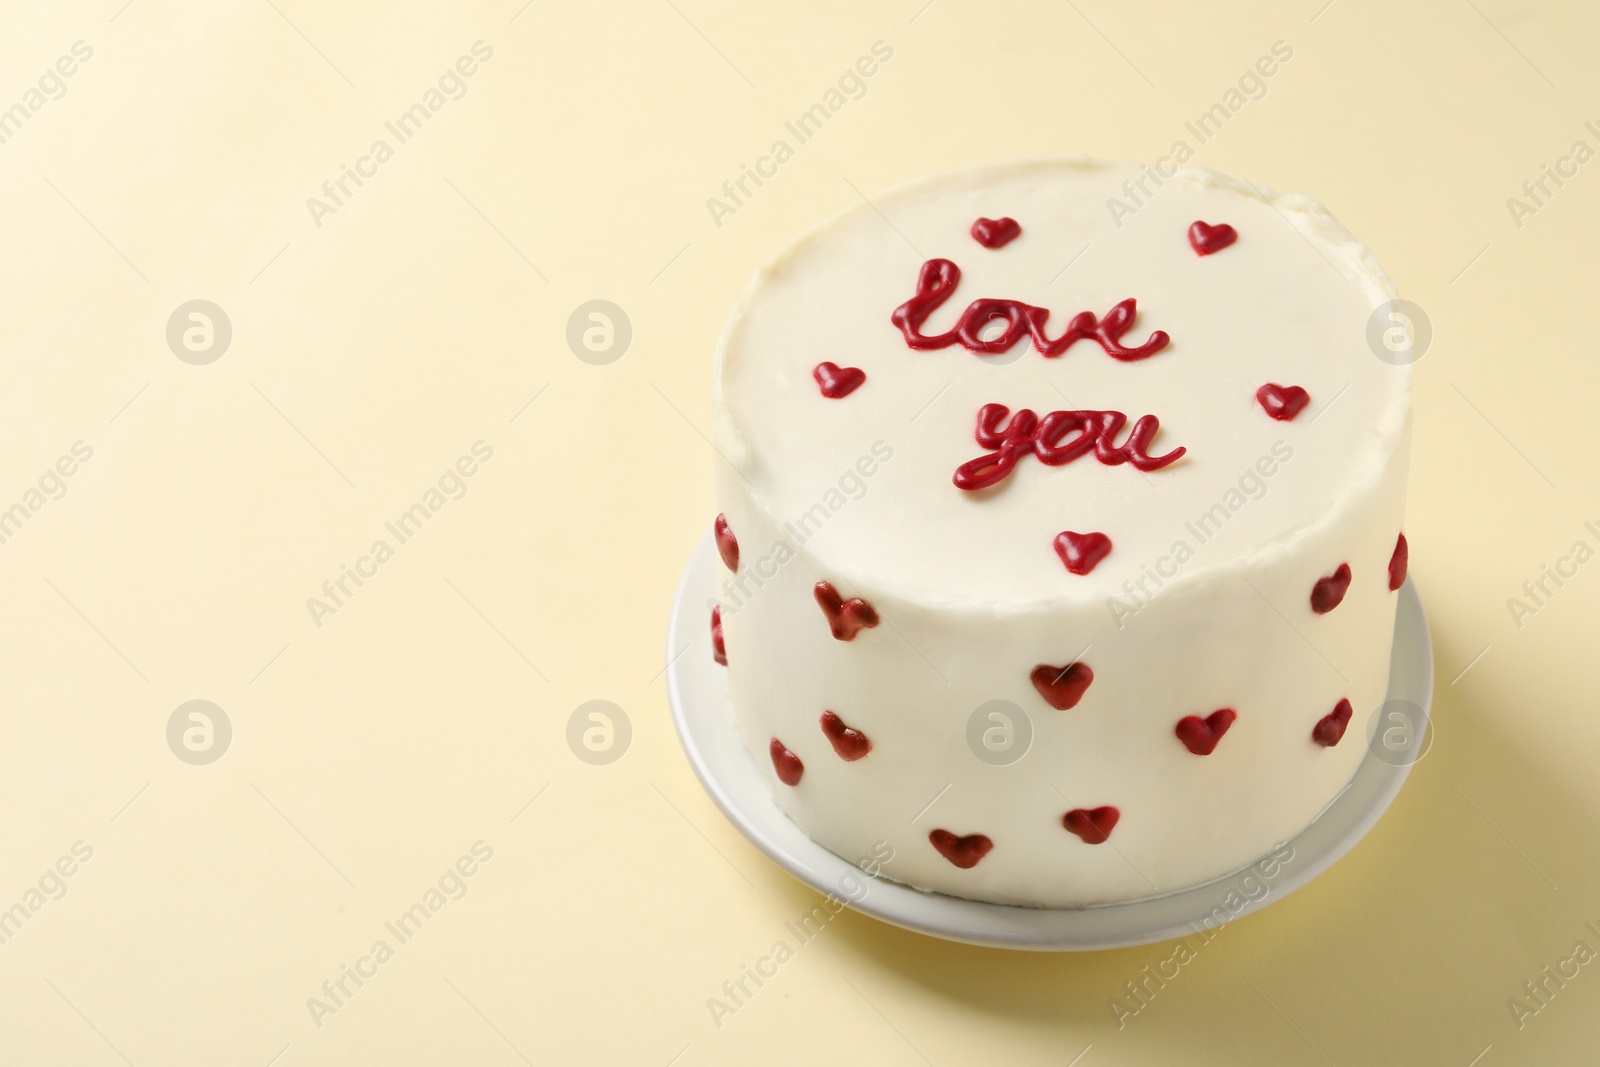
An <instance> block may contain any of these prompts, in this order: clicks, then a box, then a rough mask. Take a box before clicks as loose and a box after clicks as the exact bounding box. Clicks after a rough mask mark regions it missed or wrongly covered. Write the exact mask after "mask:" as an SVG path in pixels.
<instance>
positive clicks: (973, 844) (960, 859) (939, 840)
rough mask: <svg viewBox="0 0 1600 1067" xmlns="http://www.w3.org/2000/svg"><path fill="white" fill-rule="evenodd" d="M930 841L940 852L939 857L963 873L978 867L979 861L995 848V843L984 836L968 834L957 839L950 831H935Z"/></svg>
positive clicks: (930, 835)
mask: <svg viewBox="0 0 1600 1067" xmlns="http://www.w3.org/2000/svg"><path fill="white" fill-rule="evenodd" d="M928 840H929V841H931V842H932V843H933V847H934V848H936V849H938V850H939V855H941V856H943V857H944V858H945V859H947V860H949V861H950V862H951V863H953V864H955V865H956V866H957V867H960V868H961V869H962V870H963V871H967V870H971V869H972V868H973V867H976V866H977V865H978V861H979V860H981V859H983V857H985V856H987V855H988V854H989V850H990V849H991V848H994V842H993V841H990V840H989V839H988V838H987V837H985V836H984V835H983V834H968V835H967V836H966V837H957V836H956V835H955V834H953V833H951V832H950V831H949V830H935V831H933V832H932V833H931V834H929V835H928Z"/></svg>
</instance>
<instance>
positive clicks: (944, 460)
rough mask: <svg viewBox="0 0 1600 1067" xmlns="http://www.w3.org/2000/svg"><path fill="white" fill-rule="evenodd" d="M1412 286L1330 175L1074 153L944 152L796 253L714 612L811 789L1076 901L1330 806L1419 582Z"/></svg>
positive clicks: (935, 874) (839, 816)
mask: <svg viewBox="0 0 1600 1067" xmlns="http://www.w3.org/2000/svg"><path fill="white" fill-rule="evenodd" d="M1393 299H1394V291H1393V287H1392V286H1391V284H1390V283H1389V281H1388V279H1387V278H1386V277H1385V276H1384V274H1383V272H1382V270H1381V269H1380V268H1379V267H1378V265H1377V263H1376V262H1375V261H1374V260H1373V257H1372V255H1371V254H1370V253H1369V252H1368V251H1367V249H1366V248H1365V247H1363V246H1362V245H1361V244H1359V243H1358V242H1357V241H1356V240H1355V239H1354V238H1353V237H1351V236H1350V234H1349V233H1347V232H1346V231H1345V230H1344V228H1343V227H1341V226H1340V225H1339V223H1338V222H1337V221H1335V220H1334V219H1333V217H1332V216H1330V215H1329V214H1328V212H1327V211H1326V210H1325V209H1323V208H1322V206H1321V205H1319V204H1318V203H1317V202H1315V201H1313V200H1310V199H1308V198H1306V197H1303V196H1288V195H1278V194H1274V193H1271V192H1267V191H1264V190H1261V189H1258V188H1256V187H1255V186H1252V185H1248V184H1242V183H1239V182H1235V181H1233V180H1230V179H1228V178H1226V177H1223V176H1222V175H1219V174H1217V173H1215V172H1213V171H1210V170H1207V169H1204V168H1191V169H1184V170H1165V171H1164V170H1162V169H1159V168H1152V167H1149V166H1131V165H1120V164H1107V163H1099V162H1094V161H1089V160H1080V159H1074V160H1042V161H1028V162H1018V163H1007V164H1000V165H994V166H986V167H980V168H975V169H970V170H964V171H959V172H956V173H953V174H947V175H941V176H936V177H933V178H930V179H927V180H924V181H921V182H918V183H916V184H914V185H911V186H908V187H905V188H902V189H899V190H896V191H894V192H891V193H887V194H884V195H882V196H880V197H877V198H875V199H873V200H872V201H871V202H870V203H863V204H861V205H860V206H858V207H854V208H852V209H850V210H848V211H846V212H844V213H843V214H841V215H839V216H837V217H836V218H834V219H832V220H831V221H829V222H827V223H825V224H824V225H822V226H821V227H819V228H818V229H816V230H814V231H812V232H811V233H809V234H807V235H806V236H804V237H802V238H801V239H800V240H798V241H797V242H796V243H795V244H793V245H792V246H790V247H789V248H788V249H786V250H785V251H783V252H782V253H780V254H779V255H778V256H777V257H775V258H774V259H773V260H771V261H770V262H769V263H767V264H766V265H765V266H764V267H763V268H762V269H761V270H760V272H759V273H758V274H757V276H756V278H755V280H754V281H753V282H752V283H751V285H750V287H749V289H748V290H747V291H746V292H745V294H744V297H743V299H742V300H741V301H740V303H739V305H738V307H737V308H736V309H735V311H734V313H733V315H732V317H731V319H730V321H729V323H728V325H727V328H726V331H725V333H724V335H723V338H722V342H721V345H720V348H719V351H718V355H717V366H716V384H715V390H716V397H715V402H716V410H717V443H718V448H719V451H720V452H721V453H722V456H723V458H724V459H725V460H726V462H725V463H720V464H719V466H718V471H717V494H718V502H719V504H720V506H721V510H722V514H721V515H719V516H718V518H717V521H716V523H715V533H716V542H717V547H718V549H719V552H720V555H721V560H722V569H721V572H720V573H719V575H718V586H717V588H716V589H715V590H714V591H712V595H711V598H710V608H711V615H712V620H711V626H712V641H713V647H714V650H715V655H716V658H717V660H718V662H719V663H723V664H724V665H725V668H726V676H727V690H728V699H729V702H730V704H731V706H732V708H733V714H734V724H735V725H736V727H737V729H738V730H739V732H740V734H741V735H742V736H743V738H744V740H745V742H746V743H747V744H748V746H749V748H750V751H751V753H752V755H753V756H754V757H755V758H756V759H757V761H758V762H759V763H760V765H761V767H762V768H763V770H764V772H765V773H766V774H767V776H768V778H769V780H770V782H771V786H772V789H773V792H774V795H775V796H776V798H777V802H778V804H779V805H780V806H781V808H782V809H783V810H784V811H785V812H786V813H787V814H788V815H789V817H790V818H792V819H793V820H794V821H795V823H797V824H798V825H799V826H800V827H801V829H803V830H804V831H805V832H806V834H808V835H809V836H810V837H811V838H812V839H813V840H815V841H817V842H818V843H820V844H821V845H823V846H824V847H826V848H828V849H829V850H831V851H833V852H834V853H836V854H838V855H839V856H841V857H843V858H845V859H847V860H850V861H851V862H855V861H857V860H859V859H863V858H866V857H879V858H881V856H882V855H885V854H887V850H886V849H885V847H884V846H885V845H887V846H888V847H889V848H892V850H893V853H892V854H893V859H892V860H891V861H889V862H887V863H883V864H881V873H882V874H883V875H884V876H886V877H889V878H892V879H895V880H897V881H900V882H904V883H907V884H909V885H912V886H915V887H918V888H920V889H924V890H933V891H938V892H942V893H948V894H952V895H955V896H960V897H968V898H973V899H978V900H986V901H994V902H1001V903H1011V904H1023V905H1032V906H1043V907H1082V906H1088V905H1093V904H1103V903H1110V902H1118V901H1126V900H1133V899H1139V898H1144V897H1152V896H1158V895H1161V894H1165V893H1170V892H1175V891H1177V890H1181V889H1185V888H1188V887H1191V886H1194V885H1198V884H1202V883H1205V882H1207V881H1210V880H1213V879H1216V878H1220V877H1223V876H1225V875H1228V874H1231V873H1233V872H1235V871H1237V870H1240V869H1242V868H1243V867H1245V866H1247V865H1249V864H1251V863H1252V862H1254V861H1256V860H1258V859H1260V858H1262V857H1263V856H1265V855H1267V854H1269V853H1272V852H1273V850H1274V849H1275V848H1278V847H1279V846H1281V845H1282V843H1283V842H1285V841H1287V840H1289V839H1291V838H1293V837H1294V835H1296V834H1297V833H1299V832H1300V831H1301V830H1303V829H1304V828H1305V827H1306V826H1308V825H1309V824H1310V823H1311V822H1312V821H1313V820H1314V819H1315V818H1316V817H1317V816H1318V814H1319V813H1320V812H1321V811H1322V810H1323V809H1324V808H1325V807H1326V806H1327V805H1328V804H1329V803H1331V802H1332V801H1333V800H1334V799H1335V797H1337V796H1338V794H1339V793H1340V792H1341V791H1342V790H1343V789H1344V788H1345V786H1346V785H1347V783H1349V781H1350V779H1351V778H1352V776H1353V775H1354V774H1355V772H1356V768H1357V766H1358V765H1359V764H1360V763H1361V760H1362V758H1363V757H1364V756H1365V755H1366V753H1367V745H1368V741H1367V736H1366V730H1367V727H1368V725H1369V721H1370V720H1371V718H1372V716H1373V714H1374V712H1375V711H1376V710H1377V709H1378V707H1379V706H1380V705H1381V704H1382V703H1383V701H1384V696H1385V691H1386V688H1387V681H1388V675H1389V653H1390V644H1391V641H1392V639H1393V634H1394V620H1395V608H1396V603H1397V596H1398V593H1397V590H1398V589H1399V588H1400V585H1401V583H1402V582H1403V581H1404V578H1405V570H1406V543H1405V537H1404V535H1403V534H1402V533H1401V521H1402V517H1403V512H1404V505H1405V486H1406V464H1407V456H1408V449H1409V438H1410V409H1411V401H1410V392H1411V376H1410V369H1409V367H1407V366H1404V365H1396V361H1394V360H1392V359H1382V358H1378V357H1377V356H1375V355H1374V351H1375V349H1374V347H1373V346H1372V345H1371V344H1369V341H1368V336H1369V321H1370V320H1372V318H1373V316H1374V313H1375V311H1377V310H1378V309H1381V308H1382V306H1383V305H1385V304H1386V303H1387V302H1389V301H1392V300H1393Z"/></svg>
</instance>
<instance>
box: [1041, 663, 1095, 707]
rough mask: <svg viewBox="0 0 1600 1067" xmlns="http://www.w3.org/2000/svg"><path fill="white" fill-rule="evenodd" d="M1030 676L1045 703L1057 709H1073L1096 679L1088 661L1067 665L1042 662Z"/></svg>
mask: <svg viewBox="0 0 1600 1067" xmlns="http://www.w3.org/2000/svg"><path fill="white" fill-rule="evenodd" d="M1028 678H1029V680H1030V681H1032V682H1033V687H1034V688H1035V689H1037V690H1038V691H1039V695H1040V696H1042V697H1044V699H1045V703H1047V704H1049V705H1050V706H1051V707H1052V708H1055V709H1056V710H1057V711H1071V710H1072V709H1073V708H1075V707H1077V706H1078V701H1080V700H1082V699H1083V693H1084V690H1086V689H1088V688H1089V683H1090V682H1092V681H1094V671H1092V670H1090V669H1089V665H1088V664H1087V663H1069V664H1067V665H1066V666H1065V667H1051V666H1049V665H1048V664H1044V663H1041V664H1039V666H1037V667H1035V668H1034V669H1033V673H1032V674H1030V675H1028Z"/></svg>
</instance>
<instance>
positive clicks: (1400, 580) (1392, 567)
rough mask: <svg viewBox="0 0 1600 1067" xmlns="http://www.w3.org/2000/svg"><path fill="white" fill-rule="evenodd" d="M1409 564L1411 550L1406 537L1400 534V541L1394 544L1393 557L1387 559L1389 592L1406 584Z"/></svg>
mask: <svg viewBox="0 0 1600 1067" xmlns="http://www.w3.org/2000/svg"><path fill="white" fill-rule="evenodd" d="M1410 563H1411V548H1410V546H1408V545H1407V544H1406V535H1405V534H1401V535H1400V540H1398V541H1396V542H1395V543H1394V555H1392V556H1390V557H1389V591H1390V592H1391V593H1392V592H1394V591H1395V590H1396V589H1399V588H1400V587H1401V586H1402V585H1405V584H1406V567H1407V566H1409V565H1410Z"/></svg>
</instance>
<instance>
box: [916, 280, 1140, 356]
mask: <svg viewBox="0 0 1600 1067" xmlns="http://www.w3.org/2000/svg"><path fill="white" fill-rule="evenodd" d="M960 281H961V268H960V267H958V266H956V265H955V264H954V263H952V262H951V261H950V260H948V259H930V260H928V261H927V262H926V263H924V264H923V265H922V271H921V273H920V274H918V275H917V292H916V295H914V296H913V297H912V298H911V299H910V300H907V301H906V302H905V303H904V304H901V305H900V306H899V307H897V308H895V309H894V314H893V315H891V316H889V321H891V322H893V323H894V324H895V325H896V326H898V327H899V328H900V332H901V334H903V335H904V336H905V339H906V344H908V345H910V346H911V347H912V348H949V347H950V346H951V345H953V344H958V343H959V344H960V345H961V347H963V348H965V349H966V350H967V351H969V352H977V353H980V354H982V355H993V354H995V353H997V352H1005V351H1007V350H1008V349H1010V348H1011V346H1012V345H1014V344H1016V343H1017V342H1018V341H1020V340H1022V338H1023V335H1025V334H1026V335H1027V336H1029V337H1031V338H1033V346H1034V348H1036V349H1038V350H1039V353H1040V354H1041V355H1044V356H1050V357H1054V356H1059V355H1060V354H1061V353H1063V352H1065V351H1066V350H1067V349H1068V348H1070V347H1071V346H1072V344H1073V343H1074V342H1076V341H1082V340H1085V339H1088V340H1094V341H1098V342H1099V343H1100V347H1101V348H1103V349H1105V350H1106V354H1107V355H1109V356H1111V357H1113V358H1115V359H1121V360H1135V359H1144V358H1146V357H1148V356H1153V355H1155V354H1156V353H1157V352H1159V351H1161V350H1162V349H1163V348H1165V347H1166V346H1167V341H1168V337H1167V335H1166V334H1165V333H1163V332H1161V331H1160V330H1157V331H1155V332H1154V333H1152V334H1151V335H1150V337H1149V339H1148V340H1146V341H1145V343H1144V344H1142V345H1138V346H1136V347H1133V348H1128V347H1127V346H1125V345H1123V343H1122V335H1123V334H1125V333H1127V332H1128V331H1129V330H1130V329H1132V328H1133V320H1134V316H1135V315H1137V314H1138V302H1137V301H1135V300H1134V299H1133V298H1131V297H1130V298H1129V299H1127V300H1124V301H1122V303H1120V304H1118V305H1116V306H1115V307H1113V308H1112V309H1111V310H1110V311H1108V312H1106V316H1105V318H1103V319H1097V318H1095V316H1094V313H1093V312H1090V311H1080V312H1078V314H1076V315H1074V316H1073V317H1072V318H1071V319H1070V320H1069V321H1068V322H1067V328H1066V330H1065V331H1064V332H1062V334H1061V335H1060V336H1059V337H1050V336H1048V335H1046V333H1045V329H1044V325H1045V320H1046V319H1048V318H1049V317H1050V311H1049V309H1048V308H1041V307H1034V306H1033V305H1031V304H1024V303H1023V302H1022V301H1020V300H995V299H991V298H987V297H986V298H984V299H982V300H974V301H973V302H972V303H970V304H968V305H967V309H966V310H965V311H963V312H962V313H961V317H960V318H959V319H957V320H956V324H955V326H954V327H953V328H952V329H950V330H948V331H946V332H944V333H941V334H931V335H930V334H925V333H923V332H922V324H923V323H924V322H926V321H927V320H928V316H929V315H932V314H933V313H934V312H935V311H936V310H938V308H939V307H940V305H942V304H943V303H944V302H945V301H946V300H949V299H950V297H951V295H952V294H954V293H955V291H956V285H957V284H958V283H959V282H960ZM996 322H999V323H1002V324H1004V328H1003V329H1002V330H1001V331H1000V333H998V334H997V335H995V336H994V337H992V338H990V339H988V340H985V339H984V338H983V337H982V336H980V335H981V334H982V332H983V331H984V330H985V329H988V328H989V327H990V325H991V324H993V323H996Z"/></svg>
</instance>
